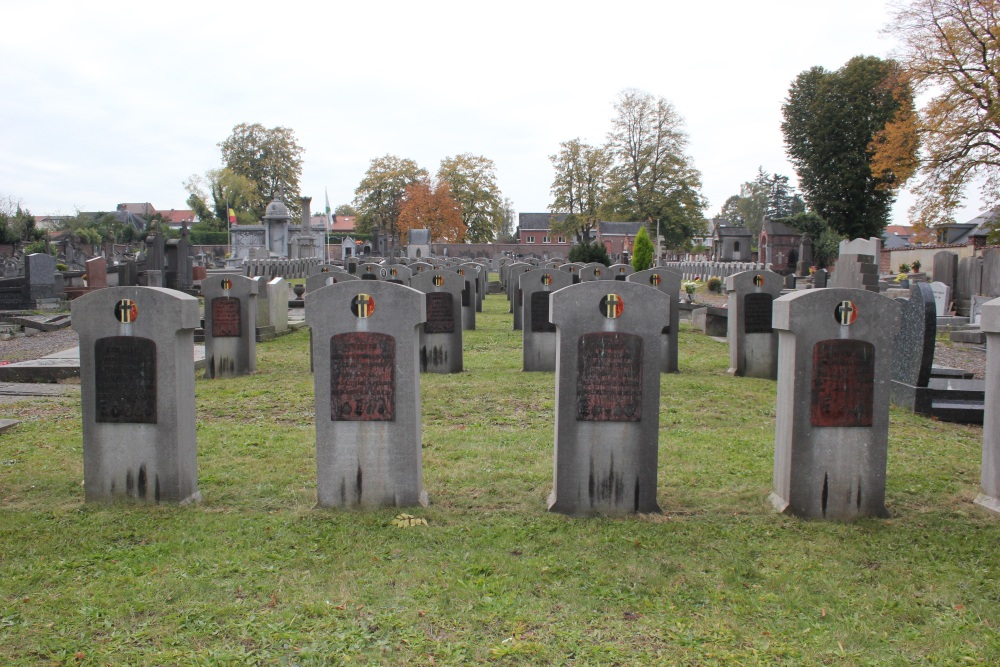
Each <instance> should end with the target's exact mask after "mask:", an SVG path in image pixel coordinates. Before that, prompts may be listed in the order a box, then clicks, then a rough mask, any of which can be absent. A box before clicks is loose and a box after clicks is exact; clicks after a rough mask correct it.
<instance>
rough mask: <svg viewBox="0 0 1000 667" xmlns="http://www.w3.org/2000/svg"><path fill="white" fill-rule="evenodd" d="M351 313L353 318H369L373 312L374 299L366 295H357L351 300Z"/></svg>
mask: <svg viewBox="0 0 1000 667" xmlns="http://www.w3.org/2000/svg"><path fill="white" fill-rule="evenodd" d="M351 312H352V313H353V314H354V316H355V317H360V318H362V319H364V318H366V317H371V316H372V313H374V312H375V299H373V298H371V296H369V295H368V294H358V295H357V296H356V297H354V298H353V299H351Z"/></svg>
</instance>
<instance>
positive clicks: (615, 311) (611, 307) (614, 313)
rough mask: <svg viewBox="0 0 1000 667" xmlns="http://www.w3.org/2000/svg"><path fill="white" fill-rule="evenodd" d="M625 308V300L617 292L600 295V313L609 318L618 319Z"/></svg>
mask: <svg viewBox="0 0 1000 667" xmlns="http://www.w3.org/2000/svg"><path fill="white" fill-rule="evenodd" d="M624 310H625V302H624V301H622V298H621V297H620V296H618V295H617V294H607V295H605V296H603V297H601V315H604V317H607V318H609V319H612V320H614V319H618V318H619V317H621V315H622V311H624Z"/></svg>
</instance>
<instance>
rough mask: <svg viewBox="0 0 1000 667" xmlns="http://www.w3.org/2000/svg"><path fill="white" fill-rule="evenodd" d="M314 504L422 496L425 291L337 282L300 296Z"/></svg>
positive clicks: (420, 500)
mask: <svg viewBox="0 0 1000 667" xmlns="http://www.w3.org/2000/svg"><path fill="white" fill-rule="evenodd" d="M306 320H307V321H308V322H309V326H310V328H311V329H312V332H313V334H312V355H313V359H314V362H315V363H314V368H315V372H314V374H313V378H314V391H315V396H316V467H317V493H318V498H319V503H318V504H319V506H320V507H353V506H386V505H388V506H407V505H416V504H421V505H426V504H427V494H426V493H425V492H424V489H423V472H422V463H421V450H420V377H419V366H418V354H417V351H418V340H419V338H418V327H419V326H420V324H422V323H423V322H424V320H425V295H424V294H422V293H420V292H418V291H417V290H415V289H411V288H409V287H405V286H403V285H397V284H394V283H390V282H388V281H379V280H372V281H364V282H362V281H347V282H341V283H336V284H333V285H328V286H325V287H320V288H319V289H317V290H316V291H315V292H312V293H310V295H309V298H308V299H306Z"/></svg>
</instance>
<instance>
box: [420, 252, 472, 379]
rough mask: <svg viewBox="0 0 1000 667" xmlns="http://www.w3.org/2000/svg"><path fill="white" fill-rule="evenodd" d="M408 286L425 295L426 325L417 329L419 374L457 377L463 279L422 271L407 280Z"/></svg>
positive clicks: (450, 272)
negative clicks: (445, 374) (440, 374)
mask: <svg viewBox="0 0 1000 667" xmlns="http://www.w3.org/2000/svg"><path fill="white" fill-rule="evenodd" d="M410 286H411V287H412V288H413V289H415V290H418V291H419V292H422V293H423V294H425V295H426V296H425V304H426V315H427V321H426V322H425V323H424V324H423V325H422V326H421V327H420V370H421V371H423V372H425V373H461V372H462V368H463V358H462V335H463V334H462V329H463V327H462V318H463V312H462V311H463V309H462V290H463V288H464V287H465V286H466V281H465V276H462V275H459V274H458V273H455V272H454V271H440V270H435V271H424V272H422V273H418V274H417V275H415V276H413V277H412V278H411V279H410Z"/></svg>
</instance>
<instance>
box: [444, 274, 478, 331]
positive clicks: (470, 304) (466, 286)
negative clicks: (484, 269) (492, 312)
mask: <svg viewBox="0 0 1000 667" xmlns="http://www.w3.org/2000/svg"><path fill="white" fill-rule="evenodd" d="M447 270H448V271H449V272H451V271H454V272H455V273H456V274H457V275H458V276H459V277H460V279H461V281H462V328H463V329H465V330H467V331H474V330H475V328H476V303H478V296H477V293H478V291H479V274H477V273H476V272H475V270H474V269H471V268H469V267H467V266H465V265H464V264H463V265H461V266H453V267H450V268H449V269H447Z"/></svg>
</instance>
